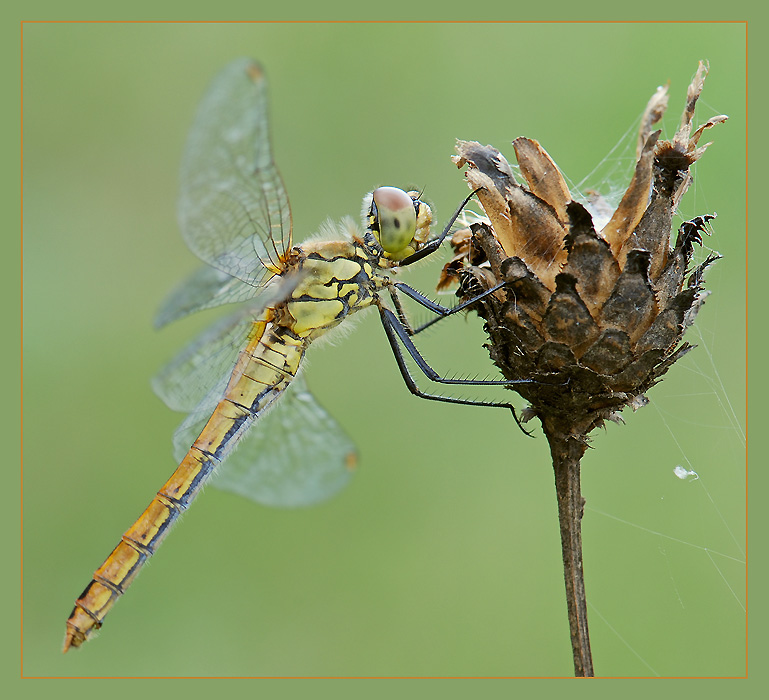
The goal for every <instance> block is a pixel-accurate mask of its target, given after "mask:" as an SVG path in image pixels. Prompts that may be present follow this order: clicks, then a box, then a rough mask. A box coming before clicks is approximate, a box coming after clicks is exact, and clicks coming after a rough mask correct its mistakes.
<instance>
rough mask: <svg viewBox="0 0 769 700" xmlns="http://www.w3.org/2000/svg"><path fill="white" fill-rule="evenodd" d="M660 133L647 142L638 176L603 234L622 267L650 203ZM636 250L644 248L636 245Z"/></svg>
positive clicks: (634, 246)
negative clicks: (637, 227) (629, 244)
mask: <svg viewBox="0 0 769 700" xmlns="http://www.w3.org/2000/svg"><path fill="white" fill-rule="evenodd" d="M659 135H660V132H659V131H655V132H653V133H651V134H649V137H648V138H647V139H646V142H645V143H644V146H643V149H642V151H641V155H640V157H639V158H638V162H637V163H636V167H635V173H633V179H632V180H631V181H630V185H629V186H628V188H627V191H626V192H625V194H624V195H623V197H622V201H621V202H620V203H619V206H618V207H617V210H616V211H615V212H614V215H613V216H612V217H611V220H610V221H609V223H608V224H606V226H604V228H603V230H602V231H601V235H602V236H603V237H604V238H605V239H606V240H607V241H609V245H611V250H612V253H614V255H615V257H616V258H617V259H618V261H619V264H620V267H624V266H625V258H626V257H627V253H628V251H629V250H631V249H632V248H628V247H627V245H626V243H627V242H628V238H629V237H630V234H632V233H633V231H634V229H635V227H636V226H637V225H638V222H639V221H640V220H641V217H642V216H643V215H644V212H645V211H646V207H647V206H648V204H649V192H650V190H651V184H652V165H653V163H654V147H655V146H656V145H657V139H658V138H659ZM632 247H633V248H636V247H644V246H639V245H635V244H633V245H632Z"/></svg>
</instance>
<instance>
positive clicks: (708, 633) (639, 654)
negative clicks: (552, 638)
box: [565, 103, 747, 677]
mask: <svg viewBox="0 0 769 700" xmlns="http://www.w3.org/2000/svg"><path fill="white" fill-rule="evenodd" d="M708 109H709V107H708V105H707V104H706V103H700V104H699V105H698V110H701V113H700V115H699V118H700V120H702V121H704V118H705V117H704V116H703V114H704V112H705V111H706V110H708ZM672 113H675V109H672ZM717 113H718V112H716V111H713V114H717ZM639 117H640V115H639ZM637 123H638V121H635V122H634V123H633V124H631V125H629V126H628V128H627V130H626V131H625V133H624V134H623V135H622V137H621V138H620V139H619V140H618V142H617V144H616V145H615V147H614V148H613V149H611V151H610V152H609V153H608V154H607V156H606V157H605V158H604V159H603V160H601V161H600V162H599V163H598V164H597V165H596V167H595V168H594V169H593V170H592V171H591V172H589V173H588V174H587V175H586V176H585V177H584V178H583V179H582V180H580V181H579V182H569V186H570V189H571V191H572V193H575V192H576V193H580V194H581V196H582V197H583V198H584V200H585V201H586V200H587V199H588V198H589V193H590V192H592V191H598V192H600V194H601V195H602V196H603V197H604V198H605V199H606V200H608V203H609V204H610V205H613V206H616V204H617V203H618V201H619V199H620V197H621V196H622V193H623V192H624V189H625V188H626V186H627V183H628V182H629V180H630V177H631V175H632V172H633V168H634V166H635V160H636V155H635V146H636V128H637V126H636V125H637ZM676 126H677V124H676V122H675V120H674V119H673V118H672V116H669V117H667V118H666V119H665V120H664V121H663V125H662V128H663V138H670V137H672V135H673V132H674V130H675V128H676ZM721 128H724V127H721ZM712 137H713V138H712V140H713V141H714V142H715V144H717V143H718V134H716V133H714V134H712ZM708 140H711V139H708ZM711 148H715V145H714V146H713V147H711ZM709 155H711V153H706V154H705V155H704V157H703V159H702V161H701V163H697V164H696V165H695V167H694V169H693V175H694V184H693V185H692V187H691V188H690V190H689V191H688V192H687V194H686V195H685V196H684V198H683V201H682V204H681V209H680V210H679V212H678V213H677V214H676V215H675V217H674V222H673V226H674V231H673V234H672V236H673V237H674V236H675V230H676V229H677V227H678V226H679V225H680V224H681V223H682V222H684V221H686V220H688V219H691V218H693V217H694V216H696V215H699V214H706V213H707V214H713V213H714V211H713V207H714V206H717V205H718V204H719V203H720V204H721V206H723V205H724V202H723V201H720V202H718V201H717V200H718V198H719V197H720V196H721V193H720V192H719V193H715V192H713V193H712V192H709V191H707V189H708V185H707V184H705V185H703V184H702V182H701V180H704V178H700V177H699V176H698V172H697V169H701V172H702V173H705V172H706V171H707V169H708V168H713V167H714V166H713V164H712V163H711V162H709V158H708V156H709ZM710 174H711V173H709V175H710ZM565 175H566V176H567V180H568V173H565ZM725 176H726V175H725V174H724V173H723V172H722V173H721V177H725ZM716 180H717V178H712V177H711V179H710V180H709V182H711V181H716ZM716 195H718V196H716ZM711 200H713V201H711ZM742 226H743V224H742V222H741V221H734V220H732V221H729V220H726V219H725V218H724V217H720V218H716V219H715V220H713V222H712V226H711V231H710V232H711V233H712V236H710V237H705V240H704V241H703V246H702V247H701V248H700V249H699V250H698V251H697V252H696V257H695V260H694V261H693V263H692V264H693V266H696V265H698V264H700V263H701V262H703V261H704V259H705V258H706V257H707V256H708V255H709V254H711V253H713V252H716V251H715V250H714V248H715V249H722V250H721V252H722V253H723V252H724V251H723V248H728V249H730V251H734V252H731V253H727V254H726V255H725V259H723V260H720V261H718V262H717V263H716V264H715V265H713V266H712V268H711V269H709V270H708V272H707V274H706V287H707V289H709V290H711V292H712V293H711V295H710V296H709V297H708V299H707V302H706V304H705V306H704V308H703V309H702V310H701V312H700V314H699V316H698V317H697V319H696V322H695V323H694V325H693V326H692V327H691V328H689V330H688V331H687V334H686V336H685V340H687V341H688V342H689V343H692V344H695V345H696V346H697V347H696V349H695V350H694V351H692V352H690V353H689V354H688V355H687V356H685V357H684V358H683V359H682V360H680V361H679V362H678V363H676V365H674V366H673V368H672V369H671V370H670V372H669V373H668V375H667V376H666V377H665V378H664V380H663V382H662V383H661V384H660V385H659V386H656V387H654V388H652V389H651V390H650V391H649V393H648V398H649V399H650V403H649V405H648V406H647V407H645V408H643V409H642V410H641V411H639V412H638V413H636V414H633V415H630V416H626V420H627V422H628V423H630V424H631V426H626V427H623V428H615V427H614V426H612V427H611V428H609V429H608V430H607V434H606V436H601V435H595V444H596V446H597V447H598V449H597V450H596V452H598V453H601V458H602V459H603V460H606V459H607V458H608V459H612V458H613V459H614V460H615V461H614V464H612V465H607V466H605V467H604V468H602V469H600V474H599V473H591V469H592V462H593V460H594V459H596V458H595V457H593V456H592V455H591V454H590V452H589V453H588V454H587V455H586V457H585V459H584V460H583V494H584V496H585V497H586V499H587V505H586V508H585V517H584V520H583V527H584V534H583V543H584V546H585V567H586V585H587V591H588V604H589V606H590V616H591V619H590V629H591V637H592V641H593V654H594V658H595V660H596V670H597V672H598V673H599V674H600V673H601V672H602V671H603V672H610V673H611V675H628V676H650V675H651V676H687V677H691V676H743V675H745V673H746V644H745V641H746V610H747V590H746V558H747V552H746V550H747V546H746V545H747V537H746V517H745V516H746V513H745V504H746V470H745V464H746V462H745V449H746V436H745V431H744V429H743V421H744V412H743V410H742V407H743V406H744V405H745V402H744V393H743V392H744V386H745V382H744V377H745V374H744V358H745V347H744V337H745V335H744V326H742V319H744V318H745V316H744V307H743V306H742V302H743V301H744V298H740V295H739V293H735V292H734V291H733V290H735V289H736V288H737V287H736V286H735V285H734V284H732V283H731V281H732V280H734V279H737V278H739V276H740V275H741V270H742V266H743V265H744V263H743V261H744V254H742V253H740V252H736V251H739V249H740V240H739V239H740V238H741V231H742V230H743V229H742ZM597 228H598V229H600V225H598V226H597ZM727 238H728V240H727ZM730 287H731V289H730ZM743 289H744V287H743ZM730 291H731V297H730ZM735 331H736V332H735ZM638 423H643V426H640V425H638ZM630 427H632V430H631V431H630V433H632V435H629V434H628V428H630ZM620 433H622V434H620ZM650 436H651V437H650ZM634 439H635V440H638V444H637V445H633V446H632V447H629V445H628V440H630V441H631V442H632V440H634ZM607 440H608V441H610V442H611V443H612V444H611V445H608V444H601V443H603V442H605V441H607ZM612 452H613V457H609V455H610V454H611V453H612ZM595 471H599V470H595ZM591 573H594V574H595V576H594V577H591ZM607 577H609V580H608V581H607ZM598 578H600V579H601V581H598V580H597V579H598ZM607 584H608V585H607Z"/></svg>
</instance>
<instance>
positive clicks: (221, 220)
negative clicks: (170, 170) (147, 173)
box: [179, 59, 291, 287]
mask: <svg viewBox="0 0 769 700" xmlns="http://www.w3.org/2000/svg"><path fill="white" fill-rule="evenodd" d="M179 223H180V225H181V229H182V235H183V236H184V239H185V240H186V242H187V245H189V247H190V249H191V250H192V251H193V252H194V253H195V254H196V255H197V256H198V257H200V258H201V259H202V260H204V261H205V262H207V263H208V264H209V265H212V266H213V267H215V268H216V269H218V270H221V271H222V272H225V273H227V274H229V275H231V276H232V277H236V278H237V279H239V280H241V281H242V282H245V283H246V284H247V285H251V286H257V287H258V286H260V285H262V284H263V283H264V281H265V280H266V279H268V278H269V276H270V275H271V272H270V269H269V268H270V267H272V269H273V270H274V269H275V268H279V267H280V258H281V256H282V255H283V254H284V253H285V251H286V250H287V249H288V248H290V247H291V211H290V209H289V203H288V197H287V196H286V192H285V189H284V188H283V183H282V181H281V178H280V175H279V173H278V170H277V168H276V167H275V163H274V162H273V159H272V153H271V149H270V141H269V134H268V123H267V96H266V81H265V78H264V74H263V72H262V69H261V67H260V66H259V65H258V64H256V63H254V62H253V61H251V60H249V59H239V60H237V61H234V62H233V63H230V64H229V65H228V66H227V67H226V68H225V69H224V70H223V71H222V72H221V73H219V75H218V76H217V77H216V78H215V79H214V81H213V83H212V84H211V86H210V88H209V89H208V92H207V93H206V94H205V96H204V97H203V101H202V102H201V104H200V106H199V108H198V111H197V113H196V115H195V120H194V123H193V126H192V129H191V131H190V134H189V137H188V139H187V145H186V147H185V151H184V157H183V159H182V168H181V194H180V198H179Z"/></svg>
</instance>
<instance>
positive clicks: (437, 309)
mask: <svg viewBox="0 0 769 700" xmlns="http://www.w3.org/2000/svg"><path fill="white" fill-rule="evenodd" d="M505 284H507V282H500V283H499V284H495V285H494V286H493V287H491V288H490V289H487V290H486V291H484V292H481V293H480V294H478V295H477V296H474V297H473V298H472V299H468V300H467V301H463V302H462V303H461V304H457V305H456V306H452V307H448V306H443V305H441V304H439V303H438V302H435V301H433V300H432V299H429V298H428V297H426V296H425V295H424V294H422V293H421V292H418V291H417V290H416V289H414V288H413V287H409V285H407V284H404V283H403V282H395V283H393V287H395V289H397V290H398V291H400V292H403V293H404V294H405V295H406V296H408V297H409V298H410V299H413V300H414V301H415V302H417V303H418V304H420V305H421V306H424V307H425V308H426V309H428V310H429V311H432V312H433V313H434V314H436V317H435V318H434V319H432V320H431V321H428V322H427V323H423V324H422V325H421V326H419V327H418V328H416V329H414V330H412V328H411V325H410V324H409V323H408V319H407V318H406V314H405V312H404V311H403V307H402V305H401V303H400V300H399V299H398V296H397V294H396V293H395V291H394V290H393V289H392V287H391V288H390V296H391V297H392V299H393V303H394V305H395V308H396V310H397V312H398V317H399V318H400V319H401V322H402V323H403V325H404V327H405V328H406V329H407V330H408V333H409V335H416V334H417V333H421V332H422V331H423V330H425V328H429V327H430V326H432V325H433V324H434V323H438V321H440V320H442V319H444V318H447V317H449V316H451V315H452V314H455V313H457V312H459V311H464V310H465V309H467V308H468V307H470V306H472V305H473V304H475V303H476V302H479V301H481V299H484V298H486V297H487V296H489V295H490V294H493V293H494V292H496V291H497V290H499V289H502V287H504V286H505Z"/></svg>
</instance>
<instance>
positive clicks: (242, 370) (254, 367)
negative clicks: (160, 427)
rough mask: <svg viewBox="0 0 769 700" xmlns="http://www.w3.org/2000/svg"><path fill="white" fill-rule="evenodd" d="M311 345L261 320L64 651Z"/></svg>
mask: <svg viewBox="0 0 769 700" xmlns="http://www.w3.org/2000/svg"><path fill="white" fill-rule="evenodd" d="M307 344H308V341H307V340H306V339H303V338H301V337H299V336H297V335H296V334H295V333H293V332H292V331H291V330H289V329H287V328H284V327H282V326H278V325H275V324H274V323H272V322H271V321H258V322H256V323H254V328H253V331H252V333H251V336H250V342H249V344H248V346H247V347H246V348H245V349H244V350H243V351H241V353H240V355H239V357H238V361H237V363H236V365H235V368H234V370H233V372H232V375H231V378H230V381H229V384H228V385H227V390H226V391H225V394H224V397H223V398H222V400H221V401H220V402H219V404H218V405H217V407H216V409H215V410H214V412H213V414H212V415H211V418H210V419H209V421H208V423H206V426H205V427H204V428H203V431H202V432H201V433H200V436H199V437H198V438H197V440H196V441H195V443H194V444H193V445H192V447H190V449H189V451H188V452H187V455H186V456H185V457H184V459H183V460H182V461H181V463H180V464H179V466H178V467H177V468H176V471H174V473H173V474H172V475H171V478H170V479H169V480H168V481H167V482H166V483H165V484H164V486H163V488H161V489H160V491H158V493H157V495H156V496H155V498H153V499H152V502H151V503H150V504H149V506H148V507H147V509H146V510H145V511H144V513H142V515H141V516H140V517H139V519H138V520H137V521H136V522H135V523H134V524H133V525H132V526H131V527H130V528H129V529H128V530H127V531H126V532H125V534H124V535H123V537H122V538H121V541H120V543H119V544H118V546H117V547H115V549H114V550H113V551H112V553H111V554H110V555H109V557H107V559H106V560H105V561H104V563H103V564H102V565H101V566H100V567H99V568H98V569H97V570H96V572H95V573H94V576H93V579H92V580H91V582H90V583H89V584H88V586H86V588H85V590H84V591H83V593H82V594H81V596H80V597H79V598H78V599H77V601H75V607H74V608H73V610H72V613H71V614H70V616H69V619H68V620H67V634H66V637H65V639H64V651H66V650H67V649H68V648H69V647H70V646H73V647H78V646H80V645H81V644H82V643H83V642H84V641H86V639H88V637H89V636H90V635H91V633H92V632H93V631H94V630H96V629H98V628H99V627H101V624H102V621H103V620H104V618H105V616H106V615H107V613H108V612H109V611H110V610H111V609H112V606H113V605H114V604H115V603H116V602H117V600H118V598H120V596H121V595H123V593H124V592H125V590H126V588H128V586H129V585H130V584H131V582H132V581H133V580H134V579H135V578H136V576H137V574H138V573H139V571H140V569H141V567H142V565H143V564H144V563H145V561H146V560H147V559H148V558H149V557H150V556H152V554H153V553H154V552H155V550H156V549H157V548H158V546H159V545H160V543H161V542H162V541H163V539H164V538H165V536H166V535H167V534H168V531H169V530H170V528H171V525H173V523H174V522H175V521H176V520H177V519H178V517H179V515H180V514H181V513H182V512H183V511H184V510H185V509H186V508H187V506H188V505H189V504H190V502H191V501H192V500H193V499H194V498H195V496H196V495H197V494H198V492H199V491H200V489H201V487H202V486H203V484H204V483H205V482H206V480H207V479H208V478H209V477H210V476H211V474H212V472H213V470H214V469H215V468H216V466H217V464H218V463H219V462H220V461H221V460H223V459H224V458H225V457H226V456H227V454H228V453H229V451H230V450H232V448H233V447H234V446H235V444H236V443H237V441H238V439H239V438H240V437H241V436H242V435H243V434H244V433H245V431H246V430H247V429H248V428H249V426H250V425H251V423H253V422H254V421H255V420H256V419H257V418H258V417H259V415H260V414H261V413H262V412H263V411H264V410H266V409H267V407H268V406H269V405H270V404H271V403H272V402H273V401H274V400H275V399H276V398H277V397H278V396H280V394H281V393H282V392H283V391H284V390H285V389H286V387H287V386H288V384H289V383H290V382H291V380H292V379H293V378H294V376H296V372H297V369H298V367H299V363H300V361H301V359H302V356H303V355H304V351H305V349H306V347H307Z"/></svg>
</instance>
